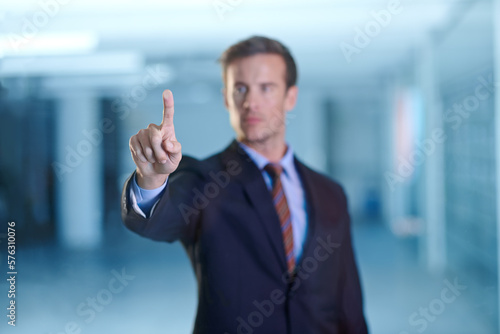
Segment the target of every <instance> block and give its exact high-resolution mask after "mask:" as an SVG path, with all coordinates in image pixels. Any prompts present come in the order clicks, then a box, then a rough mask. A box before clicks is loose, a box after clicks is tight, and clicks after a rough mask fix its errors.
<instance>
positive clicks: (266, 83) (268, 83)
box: [234, 81, 278, 86]
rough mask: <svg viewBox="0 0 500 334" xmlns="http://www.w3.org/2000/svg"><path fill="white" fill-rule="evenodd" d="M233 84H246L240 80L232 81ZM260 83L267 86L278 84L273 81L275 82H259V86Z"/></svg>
mask: <svg viewBox="0 0 500 334" xmlns="http://www.w3.org/2000/svg"><path fill="white" fill-rule="evenodd" d="M234 85H235V86H237V85H243V86H248V85H247V84H246V83H244V82H241V81H237V82H235V83H234ZM262 85H267V86H277V85H278V84H277V83H275V82H261V83H259V86H262Z"/></svg>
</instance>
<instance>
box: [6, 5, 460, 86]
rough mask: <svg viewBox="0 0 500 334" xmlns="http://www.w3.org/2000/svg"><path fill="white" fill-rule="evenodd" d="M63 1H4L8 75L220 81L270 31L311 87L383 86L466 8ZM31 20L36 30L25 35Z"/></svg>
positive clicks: (447, 6) (303, 80)
mask: <svg viewBox="0 0 500 334" xmlns="http://www.w3.org/2000/svg"><path fill="white" fill-rule="evenodd" d="M56 1H57V0H46V1H42V2H39V1H26V0H25V1H10V2H4V3H3V4H2V8H1V9H0V29H1V30H0V33H1V36H0V46H2V47H3V51H2V49H1V48H0V55H1V54H3V59H2V58H0V76H2V75H3V76H16V75H30V73H33V75H37V76H47V77H50V76H60V75H62V74H61V73H63V74H64V73H66V72H64V71H62V72H61V69H60V66H62V65H61V64H63V63H64V64H66V65H65V66H66V69H67V68H70V69H71V68H74V69H75V70H74V73H73V74H74V75H78V76H84V75H85V71H88V73H90V74H92V75H97V74H99V73H102V74H106V75H108V74H112V75H118V74H120V73H122V74H134V73H137V72H138V71H140V70H141V69H143V68H144V66H145V65H147V64H157V63H162V64H164V65H166V66H169V67H170V68H171V70H172V71H173V72H174V74H176V75H177V77H178V76H186V75H192V76H199V77H206V78H216V79H217V80H219V75H218V71H219V68H218V65H217V64H216V63H215V60H216V59H217V57H218V56H219V55H220V53H221V52H222V51H223V50H224V49H225V48H226V47H227V46H228V45H230V44H231V43H234V42H236V41H238V40H240V39H243V38H246V37H248V36H250V35H255V34H262V35H266V36H270V37H274V38H277V39H279V40H281V41H282V42H283V43H284V44H286V45H287V46H289V48H290V49H291V51H292V53H293V54H294V56H295V57H296V59H297V63H298V66H299V75H300V77H299V78H300V80H301V81H302V82H307V83H308V85H310V86H312V87H314V86H316V87H319V88H329V87H352V86H353V85H376V84H378V82H379V79H380V75H381V74H382V73H387V71H391V70H395V69H397V68H398V67H399V66H402V65H403V64H404V63H405V62H406V61H407V59H408V57H409V55H410V54H411V52H412V51H413V50H415V48H417V47H418V46H419V45H420V44H421V43H423V42H425V39H426V36H428V35H429V32H430V31H435V30H439V29H440V28H442V27H444V26H446V25H447V24H449V20H450V18H451V17H452V14H453V11H454V10H455V9H456V8H458V7H459V5H460V4H463V3H466V2H467V1H453V0H440V1H438V0H426V1H411V0H402V1H387V0H386V1H380V0H372V1H368V0H358V1H353V0H333V1H332V0H330V1H324V0H310V1H307V2H306V1H291V0H288V1H285V0H274V1H269V0H268V1H264V0H254V1H244V0H187V1H186V0H185V1H165V0H164V1H155V0H142V1H133V2H132V1H131V2H124V1H118V0H107V1H97V0H85V1H83V0H59V2H56ZM41 3H46V4H50V5H45V6H42V5H41ZM64 3H66V4H64ZM391 3H392V5H391ZM398 3H399V5H397V4H398ZM391 6H393V7H391ZM391 8H392V9H393V14H391V15H390V17H387V16H385V17H384V19H385V21H384V25H385V26H384V25H382V24H376V23H375V22H377V21H376V19H375V16H376V14H374V13H379V14H378V15H382V14H380V13H390V11H389V10H390V9H391ZM396 8H397V10H395V9H396ZM381 11H382V12H381ZM44 13H46V14H44ZM379 20H380V17H379ZM30 23H31V25H32V26H33V25H35V30H34V32H33V31H32V32H31V36H27V35H29V34H27V33H26V32H29V29H28V30H26V29H27V28H26V27H27V26H29V25H30ZM377 27H378V28H377ZM370 28H371V29H374V30H371V34H372V37H368V40H366V39H365V40H364V43H365V44H366V45H362V46H361V47H360V44H359V43H358V45H357V46H356V41H355V37H356V35H357V34H359V33H357V31H359V30H362V31H367V29H370ZM358 29H359V30H358ZM23 31H24V33H23ZM368 31H370V30H368ZM16 37H17V38H18V39H14V38H16ZM19 37H21V38H25V39H19ZM13 40H14V41H17V42H18V44H17V45H18V46H19V47H18V49H17V50H13V48H12V46H13ZM2 41H3V42H2ZM19 41H22V43H21V42H19ZM358 42H359V41H358ZM37 43H38V45H37ZM347 45H350V46H353V47H356V48H357V50H356V52H355V53H352V54H351V57H350V59H349V60H348V59H347V57H346V56H345V54H344V53H343V51H342V48H341V47H342V46H344V48H346V47H347ZM65 47H66V48H67V49H65ZM41 54H44V56H43V59H44V61H45V63H43V64H42V63H40V59H41V58H40V56H39V55H41ZM96 57H97V59H100V58H99V57H104V58H106V57H107V58H106V59H108V60H107V62H108V63H102V61H101V62H99V60H97V61H96V60H95V59H96ZM47 59H48V60H47ZM61 59H64V61H61ZM68 59H69V60H68ZM186 59H188V60H189V63H188V64H187V65H186V64H184V62H185V61H186ZM71 60H73V61H74V63H71ZM47 61H48V62H47ZM51 61H52V62H51ZM68 61H69V63H68ZM92 62H93V63H95V64H96V67H95V68H94V67H92V66H91V65H89V66H90V68H85V69H84V70H82V69H81V68H80V70H78V68H79V67H80V66H77V64H83V63H87V64H93V63H92ZM30 64H31V65H30ZM74 64H76V65H74ZM103 64H109V66H103ZM183 64H184V65H183ZM34 68H35V69H34ZM111 69H112V70H111ZM181 69H182V70H181ZM120 71H121V72H120ZM214 73H217V76H214ZM68 74H72V72H71V70H69V72H68V73H66V75H68ZM115 81H116V80H115Z"/></svg>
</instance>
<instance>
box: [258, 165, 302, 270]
mask: <svg viewBox="0 0 500 334" xmlns="http://www.w3.org/2000/svg"><path fill="white" fill-rule="evenodd" d="M264 170H265V171H266V172H267V173H268V174H269V176H270V177H271V180H272V184H273V189H272V191H271V194H272V196H273V202H274V207H275V208H276V211H277V213H278V217H279V219H280V224H281V233H282V234H283V244H284V245H285V255H286V262H287V267H288V273H289V274H290V276H292V274H293V271H294V269H295V257H294V255H293V230H292V219H291V216H290V210H289V209H288V204H287V201H286V196H285V192H284V190H283V185H282V184H281V179H280V175H281V172H282V171H283V167H281V165H279V164H271V163H269V164H267V165H266V166H265V167H264Z"/></svg>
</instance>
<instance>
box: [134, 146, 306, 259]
mask: <svg viewBox="0 0 500 334" xmlns="http://www.w3.org/2000/svg"><path fill="white" fill-rule="evenodd" d="M238 144H239V145H240V146H241V147H242V148H243V149H244V150H245V152H246V153H247V154H248V156H249V157H250V158H251V159H252V160H253V162H254V163H255V164H256V165H257V167H258V168H259V169H260V171H261V173H262V177H263V178H264V180H265V182H266V185H267V188H268V189H269V191H271V187H272V180H271V177H270V176H269V174H268V173H267V172H266V171H265V170H264V167H265V166H266V165H267V164H268V163H269V160H268V159H267V158H266V157H264V156H263V155H262V154H260V153H259V152H257V151H255V150H254V149H252V148H250V147H248V146H247V145H245V144H243V143H241V142H238ZM280 165H281V167H282V168H283V173H281V176H280V178H281V183H282V185H283V191H284V192H285V196H286V199H287V203H288V208H289V210H290V216H291V220H292V231H293V248H294V255H295V259H296V261H297V260H298V259H299V258H300V256H301V255H302V248H303V246H304V241H305V237H306V233H307V209H306V205H307V204H306V198H305V193H304V187H303V186H302V182H301V180H300V177H299V173H298V171H297V169H296V168H295V164H294V162H293V149H292V147H291V146H290V145H288V143H287V151H286V153H285V155H284V156H283V158H281V160H280ZM167 182H168V178H167V181H165V183H164V184H163V185H162V186H161V187H159V188H156V189H152V190H146V189H142V188H141V187H139V186H138V185H137V182H136V180H135V178H134V179H133V181H132V187H131V194H130V198H131V201H132V207H133V208H134V210H135V211H136V212H137V213H139V214H140V215H142V216H143V217H146V215H145V214H144V212H148V213H149V214H148V216H150V215H151V213H152V212H153V210H154V207H155V205H156V203H157V202H158V200H159V197H160V195H161V192H162V191H163V189H165V187H166V185H167Z"/></svg>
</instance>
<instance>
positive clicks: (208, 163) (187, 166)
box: [176, 153, 221, 177]
mask: <svg viewBox="0 0 500 334" xmlns="http://www.w3.org/2000/svg"><path fill="white" fill-rule="evenodd" d="M220 166H221V163H220V153H217V154H214V155H212V156H209V157H207V158H205V159H197V158H195V157H193V156H190V155H183V156H182V159H181V161H180V163H179V167H178V168H177V170H178V171H179V172H183V173H194V174H197V175H198V176H200V177H204V176H205V175H207V174H208V172H209V171H211V170H215V169H217V168H220ZM177 170H176V171H177Z"/></svg>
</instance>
